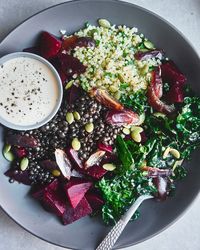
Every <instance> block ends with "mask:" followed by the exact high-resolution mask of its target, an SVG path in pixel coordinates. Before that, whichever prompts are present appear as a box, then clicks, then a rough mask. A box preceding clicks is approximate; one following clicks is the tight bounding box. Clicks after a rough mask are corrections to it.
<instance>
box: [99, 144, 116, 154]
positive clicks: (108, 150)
mask: <svg viewBox="0 0 200 250" xmlns="http://www.w3.org/2000/svg"><path fill="white" fill-rule="evenodd" d="M98 149H100V150H103V151H106V152H108V153H112V152H113V148H112V146H110V145H105V144H104V143H102V142H99V143H98Z"/></svg>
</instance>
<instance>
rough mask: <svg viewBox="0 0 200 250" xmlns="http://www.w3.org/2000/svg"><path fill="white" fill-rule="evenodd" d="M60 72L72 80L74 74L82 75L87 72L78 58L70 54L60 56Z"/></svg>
mask: <svg viewBox="0 0 200 250" xmlns="http://www.w3.org/2000/svg"><path fill="white" fill-rule="evenodd" d="M58 60H59V64H60V70H61V71H62V72H63V73H64V74H66V77H67V79H70V78H71V77H72V76H73V75H74V74H77V75H80V74H82V73H84V72H85V70H86V66H84V65H83V64H82V63H81V62H80V61H79V59H78V58H76V57H73V56H71V55H68V54H63V53H62V54H60V55H59V56H58Z"/></svg>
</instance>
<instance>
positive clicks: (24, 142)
mask: <svg viewBox="0 0 200 250" xmlns="http://www.w3.org/2000/svg"><path fill="white" fill-rule="evenodd" d="M6 142H7V143H8V144H10V145H15V146H19V147H24V148H34V147H37V145H38V142H37V140H36V139H35V138H34V137H32V136H26V135H19V134H9V135H8V136H7V137H6Z"/></svg>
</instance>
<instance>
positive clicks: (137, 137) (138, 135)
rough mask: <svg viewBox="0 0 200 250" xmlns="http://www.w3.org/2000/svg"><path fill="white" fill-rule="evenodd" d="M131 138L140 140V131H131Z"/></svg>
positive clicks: (136, 140)
mask: <svg viewBox="0 0 200 250" xmlns="http://www.w3.org/2000/svg"><path fill="white" fill-rule="evenodd" d="M131 138H132V139H133V140H134V141H135V142H141V140H142V138H141V135H140V133H139V132H138V131H135V130H134V131H132V132H131Z"/></svg>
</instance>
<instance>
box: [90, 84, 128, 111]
mask: <svg viewBox="0 0 200 250" xmlns="http://www.w3.org/2000/svg"><path fill="white" fill-rule="evenodd" d="M90 96H91V97H94V98H95V99H96V100H97V101H98V102H100V103H101V104H103V105H104V106H106V107H107V108H109V109H114V110H123V109H124V106H123V105H122V104H121V103H120V102H118V101H117V100H115V99H114V98H113V97H112V96H110V95H109V94H108V92H107V91H106V90H105V89H101V88H93V89H91V90H90Z"/></svg>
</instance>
